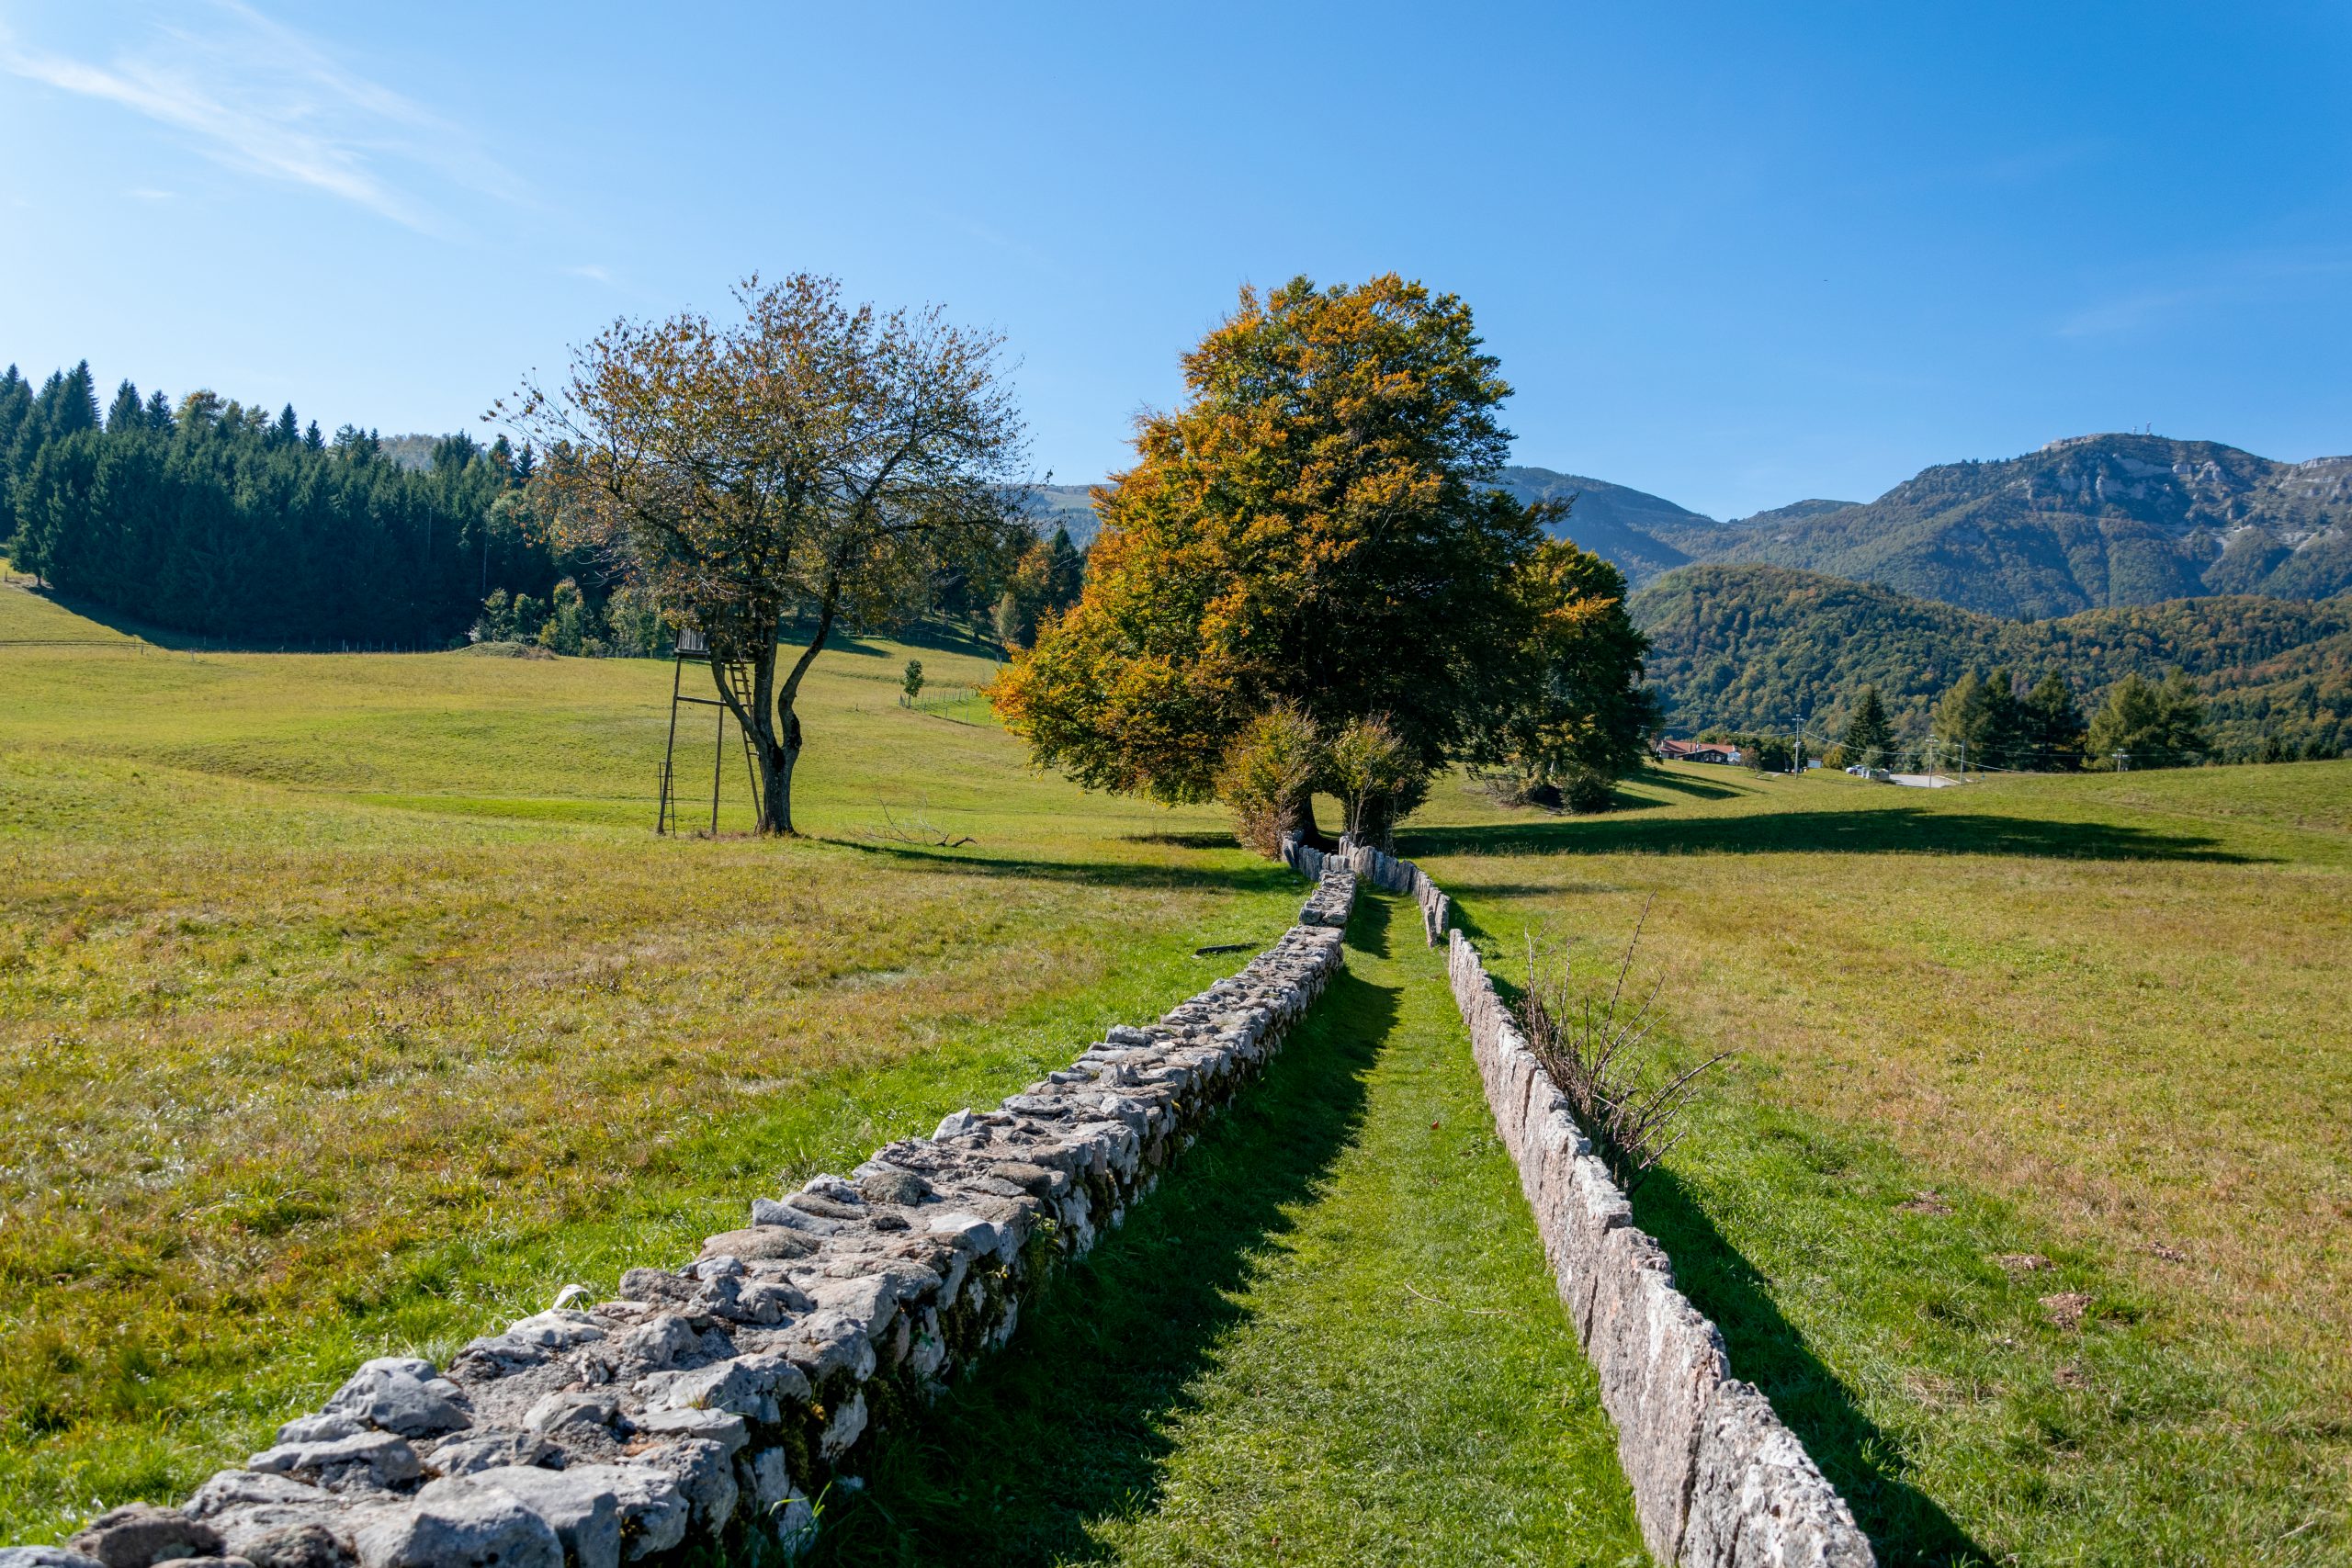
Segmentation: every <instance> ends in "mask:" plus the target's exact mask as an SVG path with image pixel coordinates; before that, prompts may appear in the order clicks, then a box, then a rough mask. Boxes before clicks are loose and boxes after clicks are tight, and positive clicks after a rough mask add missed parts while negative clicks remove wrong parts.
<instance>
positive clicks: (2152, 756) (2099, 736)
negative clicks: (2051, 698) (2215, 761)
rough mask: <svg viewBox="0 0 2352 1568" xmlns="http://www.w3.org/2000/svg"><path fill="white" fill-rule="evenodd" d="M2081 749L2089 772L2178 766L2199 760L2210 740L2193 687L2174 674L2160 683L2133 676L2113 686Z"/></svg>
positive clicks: (2210, 746)
mask: <svg viewBox="0 0 2352 1568" xmlns="http://www.w3.org/2000/svg"><path fill="white" fill-rule="evenodd" d="M2085 750H2087V751H2088V752H2089V753H2090V765H2091V766H2092V767H2094V768H2100V769H2106V768H2120V769H2138V768H2177V767H2182V766H2186V765H2187V764H2189V763H2192V762H2200V761H2204V760H2205V758H2206V757H2207V756H2209V755H2210V754H2211V751H2212V750H2213V740H2212V736H2211V733H2210V732H2209V731H2208V730H2207V728H2206V727H2205V705H2204V704H2203V703H2201V702H2199V700H2198V696H2197V688H2196V687H2195V686H2194V685H2193V684H2191V683H2190V682H2189V679H2188V676H2187V675H2184V674H2183V673H2181V672H2180V671H2177V670H2176V671H2173V672H2172V673H2171V674H2169V675H2167V676H2165V678H2164V680H2162V681H2161V682H2156V681H2150V680H2147V679H2145V678H2143V677H2142V676H2140V675H2137V674H2132V675H2126V676H2125V677H2124V678H2123V679H2122V680H2120V681H2119V682H2116V683H2115V688H2114V690H2112V691H2110V692H2109V693H2108V694H2107V702H2106V704H2105V705H2102V706H2101V707H2100V708H2099V710H2098V715H2097V716H2095V717H2094V718H2093V719H2092V720H2091V727H2090V736H2089V739H2088V740H2087V741H2086V743H2085Z"/></svg>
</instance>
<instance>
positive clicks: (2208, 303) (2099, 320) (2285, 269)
mask: <svg viewBox="0 0 2352 1568" xmlns="http://www.w3.org/2000/svg"><path fill="white" fill-rule="evenodd" d="M2346 274H2352V252H2348V251H2346V250H2343V249H2341V248H2324V247H2323V248H2312V249H2301V250H2264V251H2248V252H2245V253H2242V254H2236V255H2222V256H2210V257H2206V258H2204V259H2202V260H2200V261H2197V262H2194V263H2191V264H2189V265H2187V266H2186V267H2185V268H2184V269H2183V275H2182V276H2177V277H2175V278H2170V279H2166V280H2165V281H2163V282H2159V283H2153V284H2149V285H2146V286H2143V287H2141V288H2125V289H2120V290H2118V291H2117V292H2116V293H2114V294H2112V295H2110V296H2109V297H2108V298H2106V299H2097V300H2093V301H2092V302H2090V303H2088V304H2086V305H2083V306H2080V307H2078V308H2076V309H2075V310H2071V311H2069V312H2067V314H2066V315H2064V317H2062V318H2060V320H2059V321H2058V323H2057V328H2056V331H2057V335H2058V336H2060V337H2069V338H2096V337H2113V336H2118V335H2120V334H2123V333H2135V332H2138V331H2140V330H2142V329H2143V328H2146V327H2154V326H2160V325H2162V324H2164V323H2165V322H2166V321H2175V320H2177V319H2179V318H2181V317H2183V316H2186V315H2188V314H2191V313H2195V312H2199V311H2201V310H2205V309H2208V308H2210V307H2212V306H2215V305H2225V304H2233V303H2236V302H2239V301H2243V300H2247V299H2277V298H2278V297H2279V296H2280V295H2281V294H2282V293H2292V292H2293V291H2294V290H2296V289H2297V288H2299V287H2301V286H2306V285H2308V284H2310V283H2312V282H2319V283H2322V284H2324V285H2325V286H2326V287H2328V288H2335V287H2336V284H2335V279H2337V278H2340V277H2343V276H2346Z"/></svg>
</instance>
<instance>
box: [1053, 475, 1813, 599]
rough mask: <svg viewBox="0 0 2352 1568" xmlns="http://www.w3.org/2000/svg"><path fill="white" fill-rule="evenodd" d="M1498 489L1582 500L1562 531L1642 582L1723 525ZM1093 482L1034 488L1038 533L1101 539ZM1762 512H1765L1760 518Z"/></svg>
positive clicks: (1587, 490)
mask: <svg viewBox="0 0 2352 1568" xmlns="http://www.w3.org/2000/svg"><path fill="white" fill-rule="evenodd" d="M1495 483H1496V485H1497V487H1498V489H1501V490H1505V491H1510V493H1511V494H1512V495H1514V496H1516V497H1518V498H1519V499H1520V500H1521V501H1523V502H1530V503H1532V502H1539V501H1566V500H1568V499H1569V498H1570V497H1572V496H1573V497H1574V498H1575V504H1574V505H1573V506H1572V507H1571V508H1570V510H1569V513H1568V519H1567V522H1566V525H1564V526H1562V527H1559V528H1555V530H1554V532H1555V533H1556V534H1559V535H1561V536H1564V537H1566V538H1570V539H1574V540H1575V541H1576V542H1577V544H1578V545H1580V546H1582V547H1584V548H1586V549H1588V550H1591V551H1593V552H1595V553H1596V554H1599V555H1603V556H1606V557H1608V558H1610V559H1611V560H1612V561H1614V562H1616V563H1617V565H1618V567H1619V568H1620V569H1621V570H1623V571H1624V573H1625V575H1626V577H1627V579H1628V580H1629V581H1633V582H1634V583H1642V582H1646V581H1649V580H1650V579H1651V578H1653V577H1656V576H1657V574H1658V573H1659V572H1662V571H1670V570H1673V569H1674V568H1676V567H1678V566H1681V565H1683V564H1684V563H1685V562H1687V561H1688V560H1689V559H1690V557H1689V556H1687V555H1686V554H1684V553H1683V552H1682V551H1681V550H1680V549H1679V548H1677V547H1675V546H1673V545H1671V544H1668V543H1667V542H1666V541H1665V540H1664V539H1663V538H1661V537H1660V534H1661V533H1662V532H1663V531H1665V530H1668V529H1713V528H1720V527H1722V526H1723V525H1721V524H1719V523H1717V522H1716V521H1715V520H1714V519H1713V518H1712V517H1707V516H1702V514H1701V513H1696V512H1692V511H1690V510H1689V509H1687V508H1685V507H1680V506H1677V505H1675V504H1674V502H1670V501H1668V500H1667V499H1666V498H1665V497H1663V496H1657V495H1651V494H1649V493H1648V492H1647V491H1638V490H1634V489H1633V488H1631V487H1630V486H1626V485H1619V484H1611V483H1610V482H1609V481H1608V480H1607V479H1588V478H1586V477H1585V476H1584V475H1582V474H1562V473H1555V472H1554V471H1553V470H1552V469H1550V468H1505V469H1503V470H1502V471H1501V472H1500V473H1498V475H1496V476H1495ZM1091 489H1092V487H1091V486H1090V485H1036V486H1034V487H1032V490H1031V501H1030V513H1031V515H1033V516H1034V517H1035V518H1036V520H1037V526H1038V530H1039V531H1040V532H1041V533H1046V534H1050V533H1052V532H1053V531H1054V529H1055V528H1057V527H1063V528H1068V529H1069V536H1070V538H1071V539H1072V540H1073V541H1074V542H1075V543H1076V544H1077V545H1078V546H1079V547H1080V548H1081V549H1083V548H1084V547H1086V546H1087V545H1088V544H1089V543H1090V542H1091V540H1092V539H1093V537H1094V531H1095V518H1094V509H1093V505H1092V503H1091V501H1090V499H1089V492H1090V491H1091ZM1797 504H1798V506H1800V507H1803V506H1837V505H1842V504H1844V503H1843V502H1798V503H1797ZM1759 515H1761V514H1759Z"/></svg>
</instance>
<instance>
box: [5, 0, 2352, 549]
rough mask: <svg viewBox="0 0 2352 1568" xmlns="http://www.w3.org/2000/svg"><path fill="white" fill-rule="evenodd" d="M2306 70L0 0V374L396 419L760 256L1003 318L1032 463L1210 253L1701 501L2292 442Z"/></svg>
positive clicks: (2332, 15)
mask: <svg viewBox="0 0 2352 1568" xmlns="http://www.w3.org/2000/svg"><path fill="white" fill-rule="evenodd" d="M2347 68H2352V7H2347V6H2344V5H2342V4H2340V3H2338V4H2334V5H2325V6H2322V5H2309V6H2264V5H2259V4H2256V5H2220V4H2214V5H2207V6H2166V5H2162V4H2150V3H2146V0H2142V3H2137V4H2131V5H2115V6H2106V5H2094V4H2068V5H2062V6H2052V5H2049V4H2046V3H2045V4H2041V5H2033V6H2007V5H1999V4H1980V5H1974V6H1914V5H1894V6H1890V5H1886V4H1883V0H1882V3H1876V4H1868V5H1853V6H1826V5H1789V6H1760V5H1749V6H1708V5H1699V4H1690V5H1676V6H1637V5H1624V4H1611V5H1606V6H1601V5H1593V6H1566V5H1564V6H1467V5H1455V6H1395V7H1383V6H1374V5H1365V4H1351V5H1344V6H1273V5H1260V6H1244V7H1233V8H1223V7H1213V6H1103V5H1093V6H1068V7H1052V6H1021V5H1014V6H978V5H972V4H963V5H954V6H922V5H914V4H906V5H900V6H839V5H834V6H786V5H753V4H718V3H714V4H708V5H703V6H693V7H684V6H675V7H648V6H621V5H609V6H605V5H581V4H567V5H562V6H557V5H532V4H515V5H510V6H504V7H485V6H470V5H468V6H458V5H435V4H414V3H411V4H404V5H401V6H365V7H361V6H327V5H319V4H295V3H292V0H250V3H249V4H224V3H221V0H175V3H173V4H170V5H144V4H119V5H118V4H110V3H107V0H71V3H68V0H55V3H52V4H29V3H23V0H0V145H6V147H8V148H9V149H11V152H10V154H9V156H7V157H6V159H5V160H0V236H5V239H4V240H0V359H14V360H16V361H17V362H18V363H20V364H22V365H23V366H25V367H27V368H28V370H30V371H32V372H33V373H35V374H41V373H45V372H46V371H47V370H49V369H50V368H51V367H53V366H56V365H58V364H61V363H70V362H72V361H73V360H75V359H79V358H82V357H85V356H86V357H88V358H89V359H90V361H91V362H92V365H93V367H94V368H95V369H96V371H97V372H98V374H99V375H100V377H101V378H103V380H104V381H105V383H106V384H107V386H108V387H109V388H110V387H111V386H112V384H113V382H114V381H115V380H117V379H119V378H121V377H123V376H126V375H128V376H130V377H132V378H135V379H136V380H137V381H138V382H139V383H140V385H141V387H142V388H143V389H153V388H155V387H159V386H160V387H162V388H164V389H166V390H168V391H170V392H172V393H174V394H175V395H176V394H178V393H180V392H183V391H186V390H187V389H189V388H191V387H194V386H198V385H209V386H211V387H213V388H216V389H219V390H220V392H222V393H223V394H224V395H226V396H231V397H237V398H241V399H245V400H263V401H266V402H267V403H269V404H270V405H272V406H276V405H277V404H278V403H280V402H284V401H287V400H291V401H292V402H294V403H295V405H296V406H297V407H298V408H299V409H300V411H301V412H303V414H304V415H305V416H313V415H314V416H316V417H317V418H319V419H320V421H321V422H322V423H323V424H325V425H327V426H329V427H330V428H331V427H333V426H334V425H335V424H339V423H345V422H352V423H361V424H370V425H375V426H379V427H380V428H382V429H383V430H384V431H385V432H387V433H388V434H389V433H391V432H394V431H405V430H414V429H426V430H444V429H451V428H457V427H459V426H461V425H466V424H469V423H472V422H474V421H476V420H477V419H478V417H479V416H480V414H481V412H482V411H483V410H484V409H486V408H487V407H488V406H489V405H490V403H491V402H492V400H493V399H495V398H496V397H497V396H499V395H500V394H501V393H503V392H505V391H507V390H510V389H512V388H513V387H514V386H515V382H516V381H517V380H518V379H519V378H520V377H521V376H522V375H523V374H524V373H525V372H526V371H527V370H530V369H532V368H534V367H537V368H540V369H543V370H552V369H554V368H556V367H559V366H560V364H561V362H562V360H563V358H564V355H565V349H566V345H567V344H571V343H573V342H576V341H579V340H581V339H582V338H584V337H586V336H588V335H589V334H590V333H593V332H594V330H595V329H596V328H597V327H598V326H600V325H601V324H603V323H604V322H605V321H609V320H610V319H611V318H612V317H614V316H615V315H616V314H623V313H627V314H633V315H648V314H661V313H665V312H667V311H669V310H675V309H678V308H680V307H683V306H699V307H706V308H711V307H718V306H721V305H723V304H724V303H725V299H726V289H727V286H728V284H729V282H730V281H731V280H732V279H734V278H735V277H737V276H741V274H743V273H745V272H747V271H750V270H752V269H754V268H758V269H761V270H763V271H765V272H768V273H770V274H775V273H781V272H786V271H790V270H794V269H797V268H804V267H805V268H809V269H812V270H817V271H822V272H830V273H833V274H837V275H838V276H841V277H842V279H843V281H844V284H845V285H846V287H847V288H848V289H849V290H850V292H851V293H852V294H854V295H855V296H857V297H861V298H868V299H876V300H877V301H881V302H884V303H890V304H897V303H917V302H922V301H938V302H941V303H943V304H944V305H946V306H947V307H948V308H949V309H950V310H951V311H952V312H953V313H955V314H956V316H958V317H960V318H962V319H965V320H968V321H977V322H980V323H984V324H988V325H991V326H993V327H995V328H997V329H998V330H1000V331H1001V332H1002V333H1004V334H1005V335H1006V337H1007V338H1008V339H1009V341H1010V345H1011V349H1012V353H1013V354H1014V355H1017V356H1018V357H1019V359H1020V361H1021V364H1020V367H1019V370H1018V381H1019V385H1020V387H1021V389H1022V393H1023V401H1024V405H1025V407H1026V408H1027V410H1028V412H1029V416H1030V421H1031V425H1032V430H1033V434H1034V437H1035V457H1036V461H1037V465H1038V467H1039V468H1050V469H1052V470H1053V471H1054V474H1055V477H1056V478H1057V479H1062V480H1080V479H1093V478H1096V477H1098V476H1100V475H1101V474H1102V473H1103V472H1104V471H1106V470H1108V469H1109V468H1114V467H1115V466H1117V465H1119V464H1120V463H1121V462H1122V460H1123V458H1124V456H1125V450H1126V448H1125V440H1126V437H1127V434H1128V431H1129V428H1130V425H1131V422H1132V419H1133V416H1134V414H1135V413H1136V411H1137V410H1138V409H1140V408H1142V407H1145V406H1147V405H1164V404H1165V403H1167V402H1169V401H1170V400H1172V399H1173V398H1174V397H1175V396H1176V395H1177V393H1178V390H1179V383H1178V379H1177V373H1176V358H1177V355H1178V353H1179V352H1180V351H1181V350H1182V348H1183V347H1184V346H1185V345H1186V344H1189V343H1190V342H1192V341H1193V340H1194V339H1195V338H1197V337H1198V335H1199V334H1200V333H1201V332H1202V331H1203V330H1204V328H1205V327H1206V326H1208V325H1209V324H1210V323H1211V322H1212V321H1215V320H1216V318H1217V317H1218V316H1219V315H1220V314H1222V313H1223V312H1224V311H1225V310H1227V309H1228V308H1229V306H1230V305H1231V302H1232V299H1233V296H1234V291H1235V289H1236V288H1238V286H1239V285H1241V284H1243V283H1245V282H1255V283H1259V284H1271V283H1275V282H1279V281H1281V280H1282V279H1283V278H1286V277H1288V276H1293V275H1294V274H1297V273H1301V272H1304V273H1306V274H1307V275H1309V276H1313V277H1315V278H1317V280H1318V281H1330V280H1336V279H1343V278H1359V277H1363V276H1368V275H1370V274H1373V273H1375V272H1379V271H1384V270H1389V269H1394V270H1397V271H1401V272H1404V273H1406V274H1408V275H1411V276H1419V277H1420V278H1422V279H1424V280H1426V281H1428V282H1429V283H1430V284H1431V285H1433V286H1436V287H1439V288H1448V289H1452V290H1453V291H1455V292H1457V293H1460V294H1461V295H1463V296H1464V298H1466V299H1468V300H1469V301H1470V302H1471V304H1472V305H1473V306H1474V307H1475V308H1476V311H1477V313H1478V317H1479V321H1480V323H1481V326H1482V329H1483V330H1484V332H1485V333H1486V336H1487V342H1488V345H1489V347H1490V348H1491V349H1492V350H1493V351H1494V352H1496V353H1498V354H1499V355H1501V357H1502V360H1503V364H1504V369H1505V374H1506V375H1507V376H1508V377H1509V378H1510V380H1511V382H1512V383H1513V384H1514V385H1515V386H1516V388H1517V389H1518V395H1517V396H1516V397H1515V398H1514V399H1513V400H1512V402H1511V404H1510V409H1509V420H1510V425H1511V427H1512V428H1513V429H1514V430H1515V431H1517V432H1518V434H1519V446H1518V456H1519V459H1520V460H1521V461H1523V462H1529V463H1535V464H1541V465H1544V466H1545V467H1550V468H1565V469H1569V470H1573V471H1577V472H1582V473H1588V474H1592V475H1597V476H1599V477H1600V478H1604V479H1612V480H1615V481H1617V482H1620V483H1623V484H1630V485H1634V486H1637V487H1639V488H1641V489H1645V490H1650V491H1657V492H1658V493H1660V494H1663V495H1666V496H1668V497H1671V498H1672V499H1674V500H1677V501H1679V502H1682V503H1683V504H1685V505H1688V506H1691V507H1694V508H1696V509H1699V510H1702V511H1705V512H1710V513H1714V514H1716V515H1719V516H1726V515H1732V514H1736V513H1745V512H1748V511H1752V510H1755V509H1758V508H1760V507H1766V506H1772V505H1776V504H1779V503H1781V502H1787V501H1792V500H1795V499H1797V498H1799V497H1804V496H1814V495H1828V496H1836V497H1841V498H1867V497H1869V496H1872V495H1875V494H1877V493H1879V492H1880V491H1883V490H1884V489H1885V488H1887V487H1888V486H1889V485H1892V484H1894V483H1895V482H1896V481H1898V480H1900V479H1904V478H1905V477H1907V476H1908V475H1909V474H1911V473H1912V472H1914V471H1915V470H1917V468H1921V467H1923V466H1925V465H1927V464H1928V463H1931V462H1939V461H1946V460H1950V459H1953V458H1958V457H2004V456H2008V455H2012V454H2015V453H2017V452H2020V451H2024V450H2027V449H2030V448H2031V447H2033V446H2039V445H2041V443H2042V442H2044V441H2047V440H2050V439H2052V438H2053V437H2056V436H2060V435H2067V434H2079V433H2083V432H2086V431H2093V430H2116V429H2123V428H2136V427H2139V426H2142V425H2153V426H2154V428H2155V429H2156V430H2157V431H2158V432H2160V433H2163V434H2175V435H2183V436H2197V437H2203V438H2211V439H2215V440H2222V441H2227V442H2231V443H2233V444H2235V445H2238V446H2245V447H2248V448H2250V449H2252V450H2254V451H2256V452H2260V453H2263V454H2265V455H2267V456H2270V457H2284V458H2303V457H2314V456H2319V455H2322V454H2333V453H2342V452H2346V451H2352V95H2347V93H2346V90H2345V86H2344V84H2345V82H2346V80H2347V75H2348V74H2352V73H2348V72H2347ZM474 428H476V429H480V428H481V427H480V426H479V425H478V424H475V425H474Z"/></svg>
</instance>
